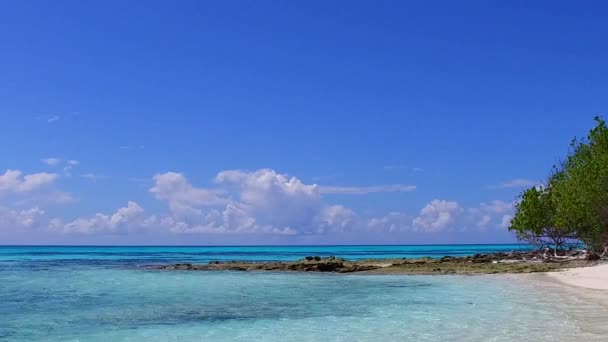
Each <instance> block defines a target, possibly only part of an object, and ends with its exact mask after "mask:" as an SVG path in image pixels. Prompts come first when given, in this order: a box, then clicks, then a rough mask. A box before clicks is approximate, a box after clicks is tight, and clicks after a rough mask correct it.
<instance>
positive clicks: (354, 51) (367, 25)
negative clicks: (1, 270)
mask: <svg viewBox="0 0 608 342" xmlns="http://www.w3.org/2000/svg"><path fill="white" fill-rule="evenodd" d="M0 7H1V8H0V75H1V77H0V156H1V158H0V244H87V245H95V244H97V245H105V244H110V245H112V244H120V245H133V244H135V245H136V244H145V245H156V244H160V245H163V244H164V245H172V244H176V245H256V244H269V245H270V244H272V245H274V244H309V245H310V244H448V243H509V242H514V241H515V238H514V236H513V234H511V233H510V232H508V230H507V227H508V225H509V220H510V219H511V217H512V215H513V210H514V209H513V206H514V204H515V203H516V201H517V196H518V194H519V193H520V192H521V191H522V190H524V189H525V188H527V187H531V186H535V185H538V184H542V182H543V180H544V179H545V178H546V177H547V176H548V174H549V172H550V169H551V166H552V165H553V164H555V163H557V162H559V160H560V159H561V158H563V157H564V156H565V155H566V153H567V152H568V144H569V142H570V141H571V139H572V138H573V137H575V136H578V137H583V136H585V135H586V133H587V131H588V130H589V129H590V128H591V127H592V126H593V124H594V122H593V117H594V116H596V115H602V114H604V113H606V110H607V106H606V101H607V100H608V97H607V94H608V92H607V90H608V86H607V85H606V80H607V79H608V77H607V76H608V63H606V61H607V60H608V44H606V37H608V25H606V17H607V15H608V3H606V2H603V1H582V2H576V3H574V2H571V1H458V2H456V1H337V0H336V1H244V0H239V1H237V0H235V1H179V2H171V1H145V2H144V1H85V2H83V1H67V0H62V1H53V2H51V1H30V0H25V1H11V2H3V3H2V4H1V5H0Z"/></svg>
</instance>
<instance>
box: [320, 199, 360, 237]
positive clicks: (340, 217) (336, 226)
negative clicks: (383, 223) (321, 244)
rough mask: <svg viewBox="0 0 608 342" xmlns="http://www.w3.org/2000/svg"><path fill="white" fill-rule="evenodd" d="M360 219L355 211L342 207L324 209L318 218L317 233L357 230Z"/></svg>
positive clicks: (331, 206)
mask: <svg viewBox="0 0 608 342" xmlns="http://www.w3.org/2000/svg"><path fill="white" fill-rule="evenodd" d="M358 220H359V218H358V217H357V214H355V212H354V211H352V210H351V209H349V208H346V207H344V206H342V205H330V206H327V207H324V208H323V210H322V211H321V215H320V216H319V217H318V228H317V233H321V234H323V233H329V232H344V231H351V230H354V229H356V228H357V226H358V224H359V222H358Z"/></svg>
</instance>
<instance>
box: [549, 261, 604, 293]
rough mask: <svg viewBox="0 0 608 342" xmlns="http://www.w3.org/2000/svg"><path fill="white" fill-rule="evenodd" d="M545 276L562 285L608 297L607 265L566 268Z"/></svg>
mask: <svg viewBox="0 0 608 342" xmlns="http://www.w3.org/2000/svg"><path fill="white" fill-rule="evenodd" d="M546 276H547V277H549V278H550V279H552V280H553V281H555V282H558V283H560V284H563V285H567V286H572V287H577V288H583V289H587V290H593V291H601V292H604V293H606V295H608V263H602V264H596V265H590V266H583V267H577V268H566V269H563V270H559V271H556V272H550V273H546Z"/></svg>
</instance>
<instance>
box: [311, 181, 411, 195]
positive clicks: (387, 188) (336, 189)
mask: <svg viewBox="0 0 608 342" xmlns="http://www.w3.org/2000/svg"><path fill="white" fill-rule="evenodd" d="M415 190H416V186H415V185H404V184H388V185H372V186H359V187H357V186H319V192H320V193H322V194H340V195H366V194H370V193H375V192H411V191H415Z"/></svg>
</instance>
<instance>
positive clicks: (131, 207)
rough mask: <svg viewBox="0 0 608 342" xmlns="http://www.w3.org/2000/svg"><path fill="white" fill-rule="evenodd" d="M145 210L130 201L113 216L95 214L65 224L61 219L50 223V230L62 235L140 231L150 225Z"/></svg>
mask: <svg viewBox="0 0 608 342" xmlns="http://www.w3.org/2000/svg"><path fill="white" fill-rule="evenodd" d="M143 212H144V209H143V208H142V207H141V206H139V204H137V203H135V202H132V201H129V202H128V203H127V206H126V207H122V208H119V209H118V210H116V212H114V213H113V214H111V215H106V214H101V213H98V214H95V216H93V217H89V218H78V219H76V220H74V221H71V222H67V223H64V222H63V220H61V219H53V220H51V221H50V224H49V228H50V229H51V230H54V231H57V232H61V233H78V234H94V233H117V232H121V231H122V230H123V229H138V228H142V227H146V226H147V225H148V223H147V222H146V220H145V219H141V218H142V214H143Z"/></svg>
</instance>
